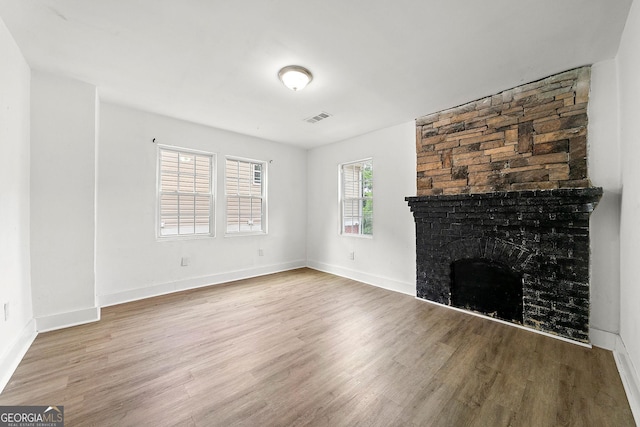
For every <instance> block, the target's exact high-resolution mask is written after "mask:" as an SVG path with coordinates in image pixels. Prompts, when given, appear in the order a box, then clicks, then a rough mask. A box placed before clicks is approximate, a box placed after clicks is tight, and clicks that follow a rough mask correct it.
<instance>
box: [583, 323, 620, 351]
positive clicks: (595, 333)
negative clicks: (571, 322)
mask: <svg viewBox="0 0 640 427" xmlns="http://www.w3.org/2000/svg"><path fill="white" fill-rule="evenodd" d="M619 338H620V337H619V336H618V334H616V333H613V332H607V331H603V330H601V329H596V328H590V329H589V339H590V340H591V344H593V345H594V346H596V347H600V348H604V349H605V350H610V351H614V350H615V348H616V340H618V339H619Z"/></svg>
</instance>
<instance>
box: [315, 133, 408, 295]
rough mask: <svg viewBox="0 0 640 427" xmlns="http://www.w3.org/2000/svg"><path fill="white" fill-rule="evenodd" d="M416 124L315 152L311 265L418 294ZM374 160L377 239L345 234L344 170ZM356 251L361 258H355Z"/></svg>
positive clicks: (375, 235) (329, 146)
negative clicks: (411, 202) (412, 205)
mask: <svg viewBox="0 0 640 427" xmlns="http://www.w3.org/2000/svg"><path fill="white" fill-rule="evenodd" d="M415 150H416V149H415V123H414V122H409V123H405V124H402V125H399V126H394V127H390V128H387V129H382V130H379V131H376V132H372V133H369V134H366V135H362V136H359V137H356V138H352V139H349V140H346V141H342V142H339V143H336V144H331V145H327V146H322V147H318V148H314V149H312V150H309V153H308V157H307V169H308V170H307V176H308V179H307V181H308V187H307V188H308V190H307V193H308V200H307V206H308V207H307V211H308V230H309V231H308V238H307V256H308V265H309V266H310V267H312V268H316V269H318V270H323V271H327V272H330V273H334V274H338V275H341V276H345V277H349V278H352V279H356V280H360V281H363V282H366V283H370V284H373V285H377V286H380V287H384V288H388V289H392V290H395V291H398V292H403V293H407V294H410V295H415V274H416V267H415V265H416V264H415V260H416V253H415V226H414V221H413V215H412V214H411V211H410V210H409V206H408V205H407V202H405V200H404V197H405V196H415V194H416V169H415V163H416V151H415ZM369 157H372V158H373V238H365V237H350V236H342V235H340V233H339V231H340V216H339V215H340V212H339V206H338V186H339V185H338V165H339V164H340V163H345V162H349V161H355V160H361V159H365V158H369ZM350 252H354V253H355V259H353V260H351V259H350V258H349V254H350Z"/></svg>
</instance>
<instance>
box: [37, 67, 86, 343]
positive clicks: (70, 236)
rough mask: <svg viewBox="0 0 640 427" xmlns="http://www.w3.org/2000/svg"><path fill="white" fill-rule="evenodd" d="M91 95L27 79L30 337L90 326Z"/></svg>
mask: <svg viewBox="0 0 640 427" xmlns="http://www.w3.org/2000/svg"><path fill="white" fill-rule="evenodd" d="M95 137H96V88H95V87H94V86H92V85H89V84H86V83H82V82H79V81H76V80H72V79H68V78H63V77H59V76H54V75H52V74H47V73H43V72H37V71H34V72H33V73H32V80H31V283H32V293H33V312H34V317H36V321H37V327H38V330H40V331H42V330H47V329H51V328H56V327H61V326H69V325H72V324H77V323H83V322H87V321H91V320H96V319H97V317H98V310H97V307H96V303H95V274H94V234H95V145H96V144H95V143H96V140H95Z"/></svg>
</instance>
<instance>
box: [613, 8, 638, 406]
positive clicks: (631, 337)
mask: <svg viewBox="0 0 640 427" xmlns="http://www.w3.org/2000/svg"><path fill="white" fill-rule="evenodd" d="M639 46H640V3H638V1H635V2H634V3H633V5H632V6H631V11H630V12H629V17H628V18H627V24H626V26H625V29H624V32H623V35H622V40H621V43H620V49H619V51H618V56H617V61H618V72H619V89H620V90H619V97H620V145H621V153H622V189H623V190H622V212H621V213H622V214H621V219H620V236H621V237H620V301H621V302H620V337H621V338H622V341H623V344H624V346H625V347H626V351H627V352H628V355H629V361H630V363H629V369H630V370H631V371H632V373H633V375H634V376H635V379H636V386H637V385H638V383H637V380H638V378H639V377H638V368H640V268H638V264H639V258H638V257H639V256H640V166H639V165H638V160H639V159H640V51H639V50H638V47H639ZM636 392H637V389H636ZM630 400H631V399H630ZM636 402H640V396H636ZM636 416H640V413H636Z"/></svg>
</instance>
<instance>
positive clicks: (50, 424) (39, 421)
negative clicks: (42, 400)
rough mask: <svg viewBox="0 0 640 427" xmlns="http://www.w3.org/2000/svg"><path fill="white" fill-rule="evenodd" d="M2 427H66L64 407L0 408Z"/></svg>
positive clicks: (0, 425)
mask: <svg viewBox="0 0 640 427" xmlns="http://www.w3.org/2000/svg"><path fill="white" fill-rule="evenodd" d="M0 427H64V406H0Z"/></svg>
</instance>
